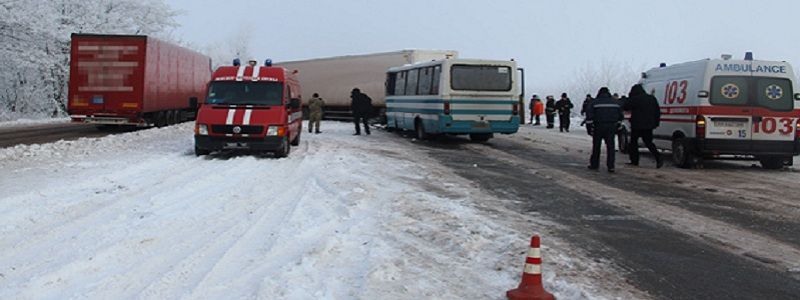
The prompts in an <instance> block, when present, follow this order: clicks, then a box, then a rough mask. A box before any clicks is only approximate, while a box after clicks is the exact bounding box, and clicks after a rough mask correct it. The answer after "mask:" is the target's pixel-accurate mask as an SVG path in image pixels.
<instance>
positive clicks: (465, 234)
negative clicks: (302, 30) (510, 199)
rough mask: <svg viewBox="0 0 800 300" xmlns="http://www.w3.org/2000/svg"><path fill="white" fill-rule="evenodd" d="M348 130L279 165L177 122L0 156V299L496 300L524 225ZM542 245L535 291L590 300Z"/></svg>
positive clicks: (521, 245) (512, 270) (411, 149)
mask: <svg viewBox="0 0 800 300" xmlns="http://www.w3.org/2000/svg"><path fill="white" fill-rule="evenodd" d="M352 130H353V129H352V125H351V124H347V123H332V122H325V123H323V133H322V134H318V135H311V134H308V133H304V134H303V136H302V143H301V145H300V146H299V147H294V148H293V149H292V152H291V154H290V155H289V157H288V158H283V159H275V158H272V157H270V156H269V155H265V156H260V155H242V154H235V153H223V154H218V155H212V156H205V157H195V156H194V154H193V151H192V147H193V140H192V124H190V123H186V124H181V125H177V126H171V127H167V128H159V129H149V130H141V131H136V132H130V133H124V134H118V135H112V136H107V137H103V138H91V139H86V138H84V139H80V140H77V141H60V142H56V143H51V144H44V145H31V146H16V147H12V148H6V149H0V191H3V193H2V195H0V215H2V218H0V299H18V298H19V299H72V298H93V299H120V298H148V299H175V298H190V299H241V298H245V299H251V298H263V299H504V298H505V291H506V290H508V289H511V288H514V287H516V285H517V284H518V283H519V281H518V280H519V277H520V273H521V271H522V264H523V261H524V253H525V251H527V248H526V247H527V244H528V240H529V237H530V235H531V234H533V233H537V230H538V228H537V226H540V225H538V224H539V223H537V222H536V221H535V220H534V221H532V220H527V221H524V220H523V221H522V222H523V223H525V222H527V223H525V226H528V227H527V228H525V230H519V228H513V226H512V225H509V223H504V222H502V219H503V217H500V216H497V215H492V214H491V213H487V212H486V211H483V210H481V209H478V207H477V206H478V205H477V204H479V203H482V202H484V201H497V199H496V198H493V196H490V195H488V194H486V193H485V192H482V191H480V190H478V189H476V188H474V187H472V186H471V184H470V183H469V182H467V181H465V180H464V179H461V178H459V177H456V176H455V175H453V174H452V173H450V172H449V171H448V170H447V169H445V168H443V167H442V166H441V165H439V164H437V163H436V162H434V161H431V160H429V159H427V158H426V157H425V156H424V154H422V153H421V152H420V151H419V150H418V147H415V146H416V145H415V144H414V143H415V142H414V141H412V140H410V139H404V138H402V137H400V136H398V135H393V134H388V133H385V132H382V131H377V130H376V132H375V133H374V134H373V135H371V136H351V133H352ZM544 242H545V246H544V248H543V249H544V255H545V266H544V269H545V281H546V282H545V284H546V286H547V288H548V289H549V290H550V291H551V292H553V293H555V294H556V295H557V296H559V297H561V298H568V299H575V298H605V296H603V295H601V294H602V292H598V291H596V289H593V288H591V285H592V283H591V280H593V279H592V278H581V274H582V273H586V274H589V273H591V272H588V271H586V270H587V269H588V270H589V271H590V270H591V269H592V265H593V263H592V262H591V261H592V260H591V259H588V258H581V257H574V256H573V257H570V256H567V255H566V254H564V253H562V252H560V250H559V248H561V249H563V248H566V247H568V246H565V245H563V244H557V240H556V239H554V238H549V239H548V237H544ZM548 242H549V245H555V246H548ZM570 268H573V269H572V270H571V271H570ZM559 269H562V270H564V269H566V271H565V272H567V271H569V272H571V274H572V275H568V277H560V275H559V274H560V273H559V271H557V270H559ZM576 270H583V271H576ZM570 276H571V277H570ZM587 276H591V275H587ZM598 293H600V294H598Z"/></svg>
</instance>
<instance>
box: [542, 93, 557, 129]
mask: <svg viewBox="0 0 800 300" xmlns="http://www.w3.org/2000/svg"><path fill="white" fill-rule="evenodd" d="M544 116H545V118H547V128H548V129H549V128H553V123H555V122H556V99H555V98H553V96H547V102H546V103H545V109H544Z"/></svg>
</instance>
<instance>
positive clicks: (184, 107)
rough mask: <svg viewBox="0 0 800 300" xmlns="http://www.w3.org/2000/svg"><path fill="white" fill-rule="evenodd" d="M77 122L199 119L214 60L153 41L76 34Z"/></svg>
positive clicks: (73, 87)
mask: <svg viewBox="0 0 800 300" xmlns="http://www.w3.org/2000/svg"><path fill="white" fill-rule="evenodd" d="M70 58H71V59H70V78H69V100H68V106H67V108H68V112H69V114H70V117H71V118H72V121H73V122H81V123H91V124H99V125H135V126H166V125H169V124H175V123H179V122H183V121H186V120H191V119H194V118H195V114H196V110H197V101H198V99H201V98H202V96H203V95H204V94H205V90H206V85H207V84H208V82H209V80H210V79H211V58H209V57H208V56H205V55H202V54H200V53H197V52H195V51H192V50H189V49H186V48H183V47H180V46H176V45H173V44H170V43H167V42H164V41H161V40H158V39H156V38H153V37H148V36H139V35H98V34H72V53H71V56H70Z"/></svg>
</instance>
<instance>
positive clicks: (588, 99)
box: [581, 94, 594, 116]
mask: <svg viewBox="0 0 800 300" xmlns="http://www.w3.org/2000/svg"><path fill="white" fill-rule="evenodd" d="M593 99H594V98H592V94H586V98H584V99H583V105H581V116H585V115H586V109H588V108H589V104H591V103H592V100H593Z"/></svg>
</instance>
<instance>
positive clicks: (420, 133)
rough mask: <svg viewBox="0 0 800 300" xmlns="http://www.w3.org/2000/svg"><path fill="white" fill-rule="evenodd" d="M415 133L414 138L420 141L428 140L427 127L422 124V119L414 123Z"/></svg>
mask: <svg viewBox="0 0 800 300" xmlns="http://www.w3.org/2000/svg"><path fill="white" fill-rule="evenodd" d="M414 133H415V134H414V137H416V138H417V139H418V140H420V141H422V140H427V139H428V133H427V132H425V126H424V125H423V124H422V120H421V119H417V120H416V121H414Z"/></svg>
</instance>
